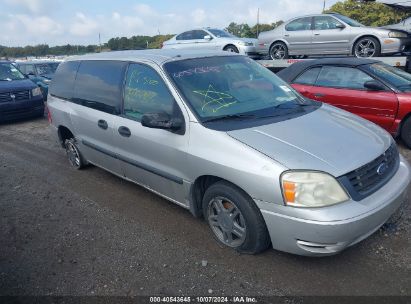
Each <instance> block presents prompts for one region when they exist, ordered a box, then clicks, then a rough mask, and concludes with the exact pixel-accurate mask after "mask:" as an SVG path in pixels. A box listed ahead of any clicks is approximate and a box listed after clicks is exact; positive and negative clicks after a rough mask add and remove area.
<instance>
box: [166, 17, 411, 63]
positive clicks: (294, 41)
mask: <svg viewBox="0 0 411 304" xmlns="http://www.w3.org/2000/svg"><path fill="white" fill-rule="evenodd" d="M163 48H165V49H169V48H172V49H192V50H195V49H197V50H198V49H202V50H224V51H229V52H236V53H240V54H244V55H248V56H250V57H252V58H258V57H266V56H269V57H270V58H271V59H273V60H277V59H287V58H289V57H290V56H312V55H354V56H356V57H378V56H381V55H390V54H396V53H401V52H405V51H409V50H411V37H410V36H409V34H408V33H407V32H406V31H404V30H401V28H400V29H397V28H396V27H395V26H393V28H392V29H384V28H373V27H367V26H364V25H362V24H361V23H359V22H357V21H355V20H353V19H351V18H348V17H346V16H343V15H341V14H317V15H309V16H303V17H297V18H294V19H291V20H289V21H287V22H285V23H284V24H282V25H280V26H278V27H277V28H275V29H273V30H271V31H266V32H262V33H260V35H259V36H258V40H256V39H249V38H239V37H236V36H234V35H232V34H230V33H228V32H225V31H223V30H220V29H213V28H201V29H193V30H189V31H186V32H183V33H181V34H178V35H176V36H174V37H173V38H171V39H170V40H168V41H166V42H164V44H163Z"/></svg>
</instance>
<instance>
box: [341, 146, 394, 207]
mask: <svg viewBox="0 0 411 304" xmlns="http://www.w3.org/2000/svg"><path fill="white" fill-rule="evenodd" d="M398 166H399V153H398V149H397V146H396V144H395V143H393V144H392V145H391V146H390V147H389V148H388V149H387V151H385V152H384V153H383V154H381V155H380V156H379V157H377V158H376V159H374V160H373V161H371V162H369V163H368V164H366V165H364V166H362V167H360V168H358V169H356V170H354V171H351V172H349V173H347V174H346V175H344V176H342V177H340V178H339V180H340V182H341V183H342V184H343V185H344V186H345V188H346V189H347V190H348V192H349V193H350V195H351V197H352V198H353V199H355V200H361V199H363V198H365V197H367V196H369V195H371V194H372V193H374V192H375V191H377V190H378V189H380V188H381V187H382V186H384V184H385V183H387V182H388V181H389V180H390V179H391V177H392V176H393V175H394V174H395V172H396V171H397V169H398Z"/></svg>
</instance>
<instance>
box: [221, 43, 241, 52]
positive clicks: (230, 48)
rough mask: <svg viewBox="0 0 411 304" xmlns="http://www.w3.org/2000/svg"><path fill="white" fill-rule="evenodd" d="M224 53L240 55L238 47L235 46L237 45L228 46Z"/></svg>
mask: <svg viewBox="0 0 411 304" xmlns="http://www.w3.org/2000/svg"><path fill="white" fill-rule="evenodd" d="M224 51H226V52H232V53H238V49H237V47H236V46H235V45H231V44H230V45H227V46H226V47H225V48H224Z"/></svg>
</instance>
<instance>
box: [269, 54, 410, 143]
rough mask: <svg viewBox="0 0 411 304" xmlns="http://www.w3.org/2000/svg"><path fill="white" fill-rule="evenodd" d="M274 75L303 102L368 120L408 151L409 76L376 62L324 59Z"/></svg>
mask: <svg viewBox="0 0 411 304" xmlns="http://www.w3.org/2000/svg"><path fill="white" fill-rule="evenodd" d="M277 75H278V76H279V77H281V78H282V79H283V80H285V81H287V82H288V83H290V84H291V85H292V86H293V87H294V88H295V89H296V90H297V91H298V92H300V93H301V94H302V95H304V96H306V97H307V98H310V99H313V100H317V101H321V102H325V103H328V104H331V105H333V106H336V107H339V108H342V109H344V110H346V111H349V112H351V113H354V114H357V115H359V116H361V117H363V118H365V119H368V120H370V121H372V122H374V123H376V124H378V125H380V126H381V127H383V128H384V129H386V130H387V131H388V132H390V133H391V134H392V135H393V136H401V138H402V140H403V141H404V143H405V144H406V145H407V146H408V147H409V148H411V74H409V73H407V72H404V71H403V70H400V69H398V68H395V67H392V66H389V65H386V64H384V63H381V62H380V61H377V60H371V59H360V58H326V59H318V60H308V61H304V62H297V63H294V64H293V65H291V66H290V67H288V68H286V69H284V70H282V71H280V72H279V73H277Z"/></svg>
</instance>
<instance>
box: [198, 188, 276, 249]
mask: <svg viewBox="0 0 411 304" xmlns="http://www.w3.org/2000/svg"><path fill="white" fill-rule="evenodd" d="M203 214H204V216H205V218H206V220H207V222H208V224H209V226H210V228H211V231H212V232H213V234H214V237H215V238H216V239H217V241H218V242H220V243H222V244H223V245H225V246H228V247H231V248H234V249H236V250H237V251H239V252H243V253H248V254H256V253H259V252H261V251H263V250H265V249H266V248H267V247H268V246H269V245H270V238H269V234H268V231H267V228H266V226H265V222H264V219H263V217H262V215H261V212H260V210H259V209H258V208H257V206H256V205H255V203H254V202H253V200H252V199H251V198H249V197H248V196H247V195H246V194H245V193H244V192H243V191H241V190H240V189H238V188H236V187H234V186H232V185H231V184H229V183H227V182H218V183H215V184H213V185H211V186H210V187H209V188H208V189H207V190H206V192H205V194H204V198H203Z"/></svg>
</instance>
